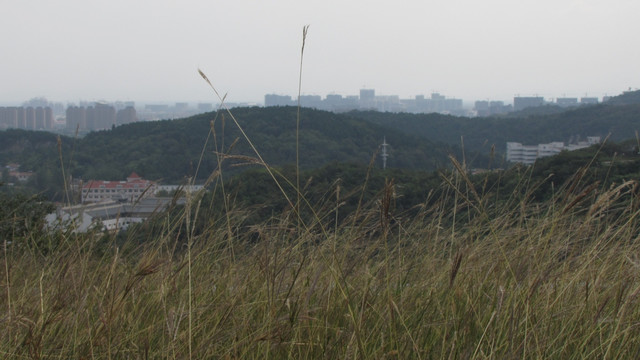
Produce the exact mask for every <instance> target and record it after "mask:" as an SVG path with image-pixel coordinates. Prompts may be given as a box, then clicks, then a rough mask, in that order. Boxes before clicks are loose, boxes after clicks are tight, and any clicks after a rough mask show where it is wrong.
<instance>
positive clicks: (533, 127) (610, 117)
mask: <svg viewBox="0 0 640 360" xmlns="http://www.w3.org/2000/svg"><path fill="white" fill-rule="evenodd" d="M351 115H352V116H354V117H358V118H361V119H365V120H368V121H371V122H373V123H376V124H379V125H382V126H387V127H390V128H394V129H397V130H400V131H403V132H405V133H407V134H412V135H414V136H422V137H423V138H425V139H428V140H432V141H433V140H437V141H442V142H445V143H448V144H461V143H462V141H463V142H464V147H465V149H467V150H470V151H480V152H488V151H489V149H490V148H491V147H492V146H495V151H497V152H499V153H504V152H505V149H506V143H507V142H509V141H515V142H521V143H524V144H538V143H547V142H551V141H565V142H568V141H570V140H571V139H575V138H577V137H581V138H584V137H586V136H601V137H602V138H603V139H604V138H606V137H607V136H609V135H610V140H613V141H621V140H626V139H629V138H632V137H634V136H635V135H634V134H635V132H636V131H639V130H640V104H631V105H621V106H612V105H608V104H601V105H596V106H585V107H581V108H577V109H572V110H567V111H564V112H562V113H559V114H551V115H535V116H529V117H525V118H502V117H488V118H465V117H455V116H447V115H440V114H406V113H405V114H391V113H378V112H353V113H351Z"/></svg>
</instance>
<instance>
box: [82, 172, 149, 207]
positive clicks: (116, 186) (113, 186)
mask: <svg viewBox="0 0 640 360" xmlns="http://www.w3.org/2000/svg"><path fill="white" fill-rule="evenodd" d="M156 188H157V184H156V183H155V182H154V181H150V180H145V179H143V178H141V177H140V176H139V175H138V174H136V173H135V172H133V173H131V175H129V177H127V180H126V181H105V180H90V181H88V182H87V183H86V184H83V185H82V202H83V203H95V202H102V201H105V200H113V201H119V202H135V201H138V200H139V199H140V198H142V197H147V196H151V195H153V194H155V193H156Z"/></svg>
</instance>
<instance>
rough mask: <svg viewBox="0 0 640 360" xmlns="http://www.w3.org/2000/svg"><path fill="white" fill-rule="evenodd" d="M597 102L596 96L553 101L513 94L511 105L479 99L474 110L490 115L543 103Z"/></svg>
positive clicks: (592, 103)
mask: <svg viewBox="0 0 640 360" xmlns="http://www.w3.org/2000/svg"><path fill="white" fill-rule="evenodd" d="M609 98H610V97H609V96H605V97H603V98H602V101H603V102H604V101H607V100H608V99H609ZM598 103H599V99H598V98H597V97H582V98H580V99H578V98H576V97H560V98H557V99H555V101H547V100H545V98H544V97H542V96H515V97H514V98H513V105H510V104H509V105H505V103H504V101H488V100H479V101H476V102H475V106H474V110H475V112H476V115H477V116H491V115H500V114H506V113H509V112H512V111H521V110H524V109H527V108H535V107H540V106H545V105H554V106H559V107H563V108H569V107H576V106H582V105H596V104H598Z"/></svg>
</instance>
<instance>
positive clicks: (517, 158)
mask: <svg viewBox="0 0 640 360" xmlns="http://www.w3.org/2000/svg"><path fill="white" fill-rule="evenodd" d="M599 142H600V137H599V136H590V137H587V140H586V141H579V142H577V143H573V144H568V145H565V143H563V142H560V141H555V142H550V143H547V144H538V145H522V144H521V143H518V142H508V143H507V161H509V162H512V163H521V164H526V165H530V164H533V163H535V162H536V159H538V158H542V157H547V156H553V155H557V154H559V153H560V152H561V151H563V150H567V151H573V150H578V149H584V148H587V147H589V146H591V145H595V144H598V143H599Z"/></svg>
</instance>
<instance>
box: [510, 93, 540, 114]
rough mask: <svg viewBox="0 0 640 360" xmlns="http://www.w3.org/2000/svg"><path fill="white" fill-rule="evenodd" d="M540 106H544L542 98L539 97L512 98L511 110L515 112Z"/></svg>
mask: <svg viewBox="0 0 640 360" xmlns="http://www.w3.org/2000/svg"><path fill="white" fill-rule="evenodd" d="M542 105H544V98H543V97H541V96H516V97H514V98H513V110H515V111H520V110H524V109H526V108H530V107H538V106H542Z"/></svg>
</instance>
